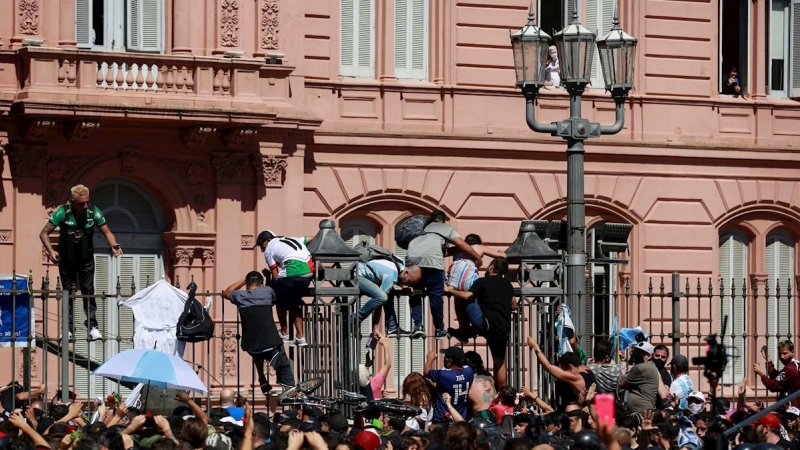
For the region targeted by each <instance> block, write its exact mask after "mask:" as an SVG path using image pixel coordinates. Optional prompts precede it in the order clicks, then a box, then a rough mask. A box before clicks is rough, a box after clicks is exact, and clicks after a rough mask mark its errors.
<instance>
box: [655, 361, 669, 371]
mask: <svg viewBox="0 0 800 450" xmlns="http://www.w3.org/2000/svg"><path fill="white" fill-rule="evenodd" d="M653 362H654V363H655V365H656V367H658V370H664V367H665V366H666V365H667V362H666V361H664V360H663V359H654V360H653Z"/></svg>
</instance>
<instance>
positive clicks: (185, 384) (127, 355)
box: [93, 349, 206, 393]
mask: <svg viewBox="0 0 800 450" xmlns="http://www.w3.org/2000/svg"><path fill="white" fill-rule="evenodd" d="M93 373H94V374H95V375H100V376H102V377H106V378H111V379H113V380H118V381H122V382H130V383H141V384H146V385H148V386H155V387H160V388H162V389H180V390H184V391H192V392H199V393H204V392H206V387H205V385H203V382H202V381H201V380H200V377H199V376H197V374H196V373H195V372H194V370H192V368H191V367H190V366H189V364H187V363H186V361H184V360H182V359H180V358H178V357H177V356H174V355H170V354H167V353H164V352H160V351H157V350H145V349H133V350H125V351H124V352H121V353H118V354H117V355H115V356H114V357H112V358H111V359H109V360H108V361H106V362H105V363H103V365H102V366H100V367H98V368H97V369H96V370H95V371H94V372H93Z"/></svg>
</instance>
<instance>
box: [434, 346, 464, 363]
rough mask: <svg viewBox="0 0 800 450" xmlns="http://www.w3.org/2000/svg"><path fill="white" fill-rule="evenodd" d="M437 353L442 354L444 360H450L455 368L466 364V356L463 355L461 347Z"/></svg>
mask: <svg viewBox="0 0 800 450" xmlns="http://www.w3.org/2000/svg"><path fill="white" fill-rule="evenodd" d="M439 353H441V354H443V355H444V356H445V358H448V359H450V361H452V362H453V364H455V365H457V366H463V365H465V364H466V363H467V355H465V354H464V350H463V349H462V348H461V347H450V348H446V349H442V350H439Z"/></svg>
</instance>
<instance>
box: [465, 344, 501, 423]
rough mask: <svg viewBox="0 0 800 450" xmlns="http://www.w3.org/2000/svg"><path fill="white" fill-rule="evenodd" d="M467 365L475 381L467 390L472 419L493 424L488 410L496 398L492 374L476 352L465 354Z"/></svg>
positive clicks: (491, 413)
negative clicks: (472, 372) (473, 373)
mask: <svg viewBox="0 0 800 450" xmlns="http://www.w3.org/2000/svg"><path fill="white" fill-rule="evenodd" d="M466 356H467V365H468V366H470V367H472V370H473V371H475V379H474V381H473V382H472V386H471V387H470V388H469V395H468V399H469V405H470V409H471V410H472V418H473V419H484V420H488V421H491V422H495V417H494V413H493V412H491V411H490V410H489V407H490V406H491V405H492V400H494V398H495V396H497V390H495V388H494V378H493V377H492V374H491V373H490V372H489V371H488V370H486V366H484V364H483V358H481V355H480V354H478V352H475V351H469V352H466Z"/></svg>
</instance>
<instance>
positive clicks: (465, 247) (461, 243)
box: [453, 237, 483, 268]
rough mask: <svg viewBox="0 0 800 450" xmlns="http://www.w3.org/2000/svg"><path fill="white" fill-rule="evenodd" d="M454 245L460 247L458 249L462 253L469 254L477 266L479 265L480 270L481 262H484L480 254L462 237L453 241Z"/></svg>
mask: <svg viewBox="0 0 800 450" xmlns="http://www.w3.org/2000/svg"><path fill="white" fill-rule="evenodd" d="M453 245H455V246H456V247H458V249H459V250H461V251H462V252H464V253H466V254H468V255H469V256H470V257H471V258H472V259H473V260H474V261H475V264H477V265H478V267H479V268H480V267H481V262H482V261H481V259H483V258H482V257H481V255H479V254H478V252H476V251H475V249H474V248H472V246H471V245H469V244H467V241H465V240H464V239H462V238H460V237H457V238H455V239H453Z"/></svg>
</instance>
